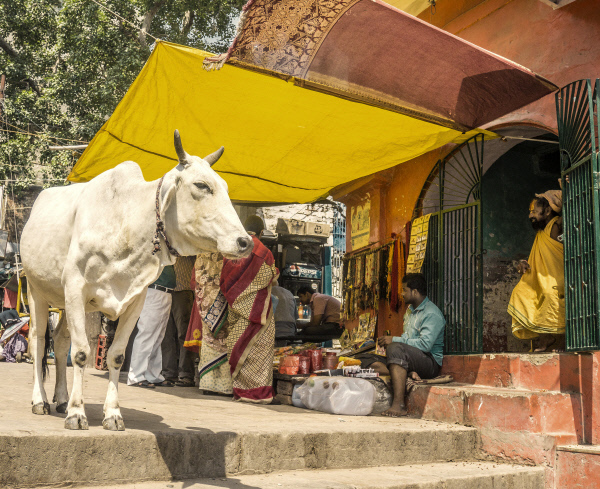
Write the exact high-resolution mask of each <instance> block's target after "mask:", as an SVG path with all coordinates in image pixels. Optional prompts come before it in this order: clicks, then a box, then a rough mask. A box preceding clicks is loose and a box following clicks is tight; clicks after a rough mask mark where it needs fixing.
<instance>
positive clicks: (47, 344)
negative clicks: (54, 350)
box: [42, 325, 50, 381]
mask: <svg viewBox="0 0 600 489" xmlns="http://www.w3.org/2000/svg"><path fill="white" fill-rule="evenodd" d="M49 349H50V325H47V326H46V334H45V336H44V356H43V357H42V381H44V380H46V378H47V377H48V375H49V374H50V368H49V367H48V351H49Z"/></svg>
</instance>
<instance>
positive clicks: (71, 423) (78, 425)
mask: <svg viewBox="0 0 600 489" xmlns="http://www.w3.org/2000/svg"><path fill="white" fill-rule="evenodd" d="M65 428H66V429H68V430H89V428H90V427H89V426H88V421H87V418H86V417H85V416H84V415H82V414H74V415H73V416H69V417H68V418H67V419H65Z"/></svg>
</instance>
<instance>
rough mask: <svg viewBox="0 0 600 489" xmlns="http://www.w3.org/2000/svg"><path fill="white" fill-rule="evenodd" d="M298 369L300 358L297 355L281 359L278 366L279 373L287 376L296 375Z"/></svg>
mask: <svg viewBox="0 0 600 489" xmlns="http://www.w3.org/2000/svg"><path fill="white" fill-rule="evenodd" d="M299 367H300V357H299V356H297V355H290V356H289V357H283V358H282V359H281V363H280V364H279V373H280V374H287V375H296V374H297V373H298V370H299Z"/></svg>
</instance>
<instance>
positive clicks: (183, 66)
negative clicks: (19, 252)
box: [69, 42, 493, 203]
mask: <svg viewBox="0 0 600 489" xmlns="http://www.w3.org/2000/svg"><path fill="white" fill-rule="evenodd" d="M206 56H209V53H205V52H203V51H199V50H196V49H192V48H189V47H185V46H179V45H176V44H170V43H166V42H158V43H157V44H156V47H155V49H154V51H153V53H152V55H151V56H150V58H149V59H148V62H147V63H146V65H145V67H144V68H143V70H142V71H141V73H140V74H139V76H138V77H137V79H136V80H135V82H134V83H133V84H132V86H131V88H130V89H129V91H128V92H127V94H126V95H125V97H124V98H123V100H122V101H121V102H120V103H119V105H118V106H117V108H116V110H115V112H114V113H113V115H112V116H111V117H110V119H109V120H108V121H107V122H106V123H105V124H104V125H103V126H102V128H101V129H100V131H98V133H97V134H96V136H95V137H94V139H93V140H92V141H91V143H90V144H89V146H88V147H87V149H86V150H85V152H84V153H83V155H82V156H81V158H80V159H79V160H78V162H77V163H76V165H75V167H74V168H73V171H72V172H71V174H70V175H69V180H71V181H73V182H85V181H89V180H90V179H92V178H93V177H95V176H96V175H98V174H100V173H102V172H104V171H106V170H108V169H110V168H113V167H115V166H116V165H118V164H119V163H121V162H123V161H127V160H133V161H135V162H137V163H138V164H139V165H140V167H141V168H142V171H143V173H144V177H145V178H146V179H147V180H154V179H157V178H159V177H160V176H162V175H163V174H164V173H165V172H167V171H169V170H170V169H172V168H173V167H174V166H175V165H176V155H175V149H174V146H173V132H174V130H175V129H179V132H180V134H181V139H182V141H183V147H184V149H185V150H186V151H187V152H188V153H189V154H194V155H198V156H206V155H207V154H209V153H212V152H213V151H215V150H216V149H218V148H219V147H220V146H224V147H225V154H224V156H223V157H222V158H221V159H220V160H219V161H218V163H217V164H216V165H215V166H214V169H215V170H216V171H217V172H219V174H220V175H221V176H222V177H223V178H224V179H225V180H226V181H227V183H228V184H229V193H230V197H231V198H232V199H233V200H238V201H255V202H257V201H258V202H300V203H304V202H311V201H314V200H317V199H319V198H321V197H324V196H326V195H327V194H328V192H329V191H330V190H331V189H332V188H334V187H336V186H338V185H340V184H342V183H346V182H349V181H351V180H355V179H357V178H360V177H363V176H366V175H369V174H372V173H375V172H378V171H380V170H384V169H386V168H390V167H392V166H395V165H397V164H399V163H402V162H405V161H408V160H411V159H413V158H415V157H416V156H419V155H421V154H423V153H426V152H428V151H431V150H433V149H435V148H438V147H440V146H442V145H444V144H446V143H449V142H452V141H456V142H460V141H463V140H465V139H466V137H468V136H469V135H470V134H469V133H467V134H466V135H462V134H461V133H459V132H458V131H456V130H453V129H449V128H446V127H441V126H438V125H435V124H431V123H428V122H424V121H420V120H417V119H413V118H410V117H408V116H405V115H402V114H399V113H396V112H393V111H390V110H386V109H382V108H378V107H374V106H371V105H367V104H364V103H360V102H353V101H349V100H346V99H344V98H342V97H337V96H332V95H327V94H324V93H320V92H318V91H315V90H309V89H306V88H303V87H301V86H298V84H295V80H294V79H293V78H288V79H287V80H284V79H282V78H278V77H275V76H269V75H265V74H262V73H257V72H255V71H250V70H246V69H243V68H239V67H235V66H230V65H227V64H226V65H225V66H224V67H223V68H222V69H221V70H219V71H212V72H207V71H205V70H203V68H202V61H203V59H204V57H206ZM489 134H490V136H492V134H491V133H489ZM492 137H493V136H492Z"/></svg>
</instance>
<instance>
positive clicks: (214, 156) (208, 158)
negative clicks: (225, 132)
mask: <svg viewBox="0 0 600 489" xmlns="http://www.w3.org/2000/svg"><path fill="white" fill-rule="evenodd" d="M223 151H225V148H224V147H223V146H221V147H220V148H219V149H218V150H216V151H215V152H214V153H211V154H209V155H208V156H205V157H204V161H206V162H207V163H208V164H209V165H210V166H213V165H214V164H215V163H216V162H217V161H218V160H219V158H220V157H221V155H222V154H223Z"/></svg>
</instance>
